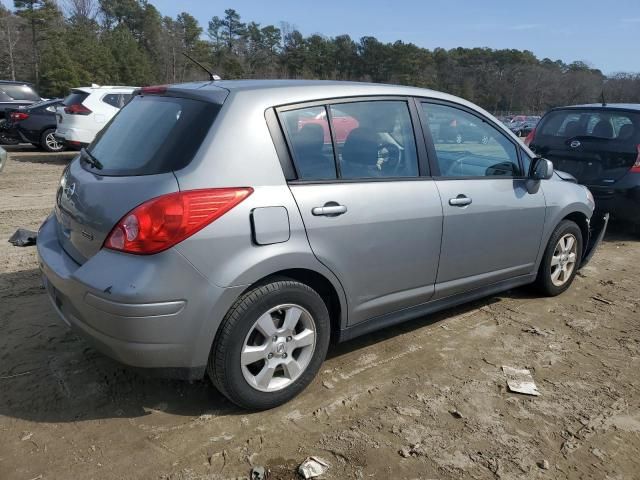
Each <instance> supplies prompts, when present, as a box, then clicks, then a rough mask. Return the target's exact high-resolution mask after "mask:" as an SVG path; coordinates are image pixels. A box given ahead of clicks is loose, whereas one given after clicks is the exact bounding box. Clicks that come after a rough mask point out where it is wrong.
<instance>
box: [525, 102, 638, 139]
mask: <svg viewBox="0 0 640 480" xmlns="http://www.w3.org/2000/svg"><path fill="white" fill-rule="evenodd" d="M538 135H541V136H546V137H557V138H558V139H563V140H568V139H571V138H576V137H594V138H598V139H607V140H617V141H625V142H631V143H638V142H640V114H638V113H634V112H624V111H615V110H558V111H554V112H551V113H549V115H547V116H546V117H545V118H544V121H543V124H542V125H541V127H540V130H539V132H538Z"/></svg>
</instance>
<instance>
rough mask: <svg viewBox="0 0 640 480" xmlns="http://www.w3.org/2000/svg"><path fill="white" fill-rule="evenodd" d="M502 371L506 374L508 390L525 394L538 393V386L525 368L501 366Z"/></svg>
mask: <svg viewBox="0 0 640 480" xmlns="http://www.w3.org/2000/svg"><path fill="white" fill-rule="evenodd" d="M502 371H503V372H504V374H505V375H506V376H507V386H508V387H509V390H510V391H512V392H515V393H524V394H525V395H533V396H535V397H537V396H538V395H540V392H539V391H538V387H537V386H536V384H535V382H534V381H533V377H532V376H531V372H529V370H527V369H526V368H523V369H519V368H513V367H507V366H503V367H502Z"/></svg>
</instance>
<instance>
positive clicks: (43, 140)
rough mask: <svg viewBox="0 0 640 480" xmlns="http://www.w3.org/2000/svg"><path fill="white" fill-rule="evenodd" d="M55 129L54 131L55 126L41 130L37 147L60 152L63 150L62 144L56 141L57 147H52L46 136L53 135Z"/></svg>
mask: <svg viewBox="0 0 640 480" xmlns="http://www.w3.org/2000/svg"><path fill="white" fill-rule="evenodd" d="M55 131H56V129H55V128H48V129H46V130H45V131H44V132H42V133H41V134H40V145H39V147H40V148H42V149H43V150H44V151H46V152H61V151H63V150H64V144H62V143H59V142H57V143H56V145H57V147H53V146H52V145H51V142H50V141H49V140H48V138H47V137H49V136H50V135H53V134H54V133H55Z"/></svg>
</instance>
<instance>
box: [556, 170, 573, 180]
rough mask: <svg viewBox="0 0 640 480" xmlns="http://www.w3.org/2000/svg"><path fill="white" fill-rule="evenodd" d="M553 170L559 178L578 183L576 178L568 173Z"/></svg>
mask: <svg viewBox="0 0 640 480" xmlns="http://www.w3.org/2000/svg"><path fill="white" fill-rule="evenodd" d="M554 172H555V174H556V175H557V176H558V177H560V179H561V180H564V181H565V182H572V183H578V179H577V178H576V177H574V176H573V175H571V174H570V173H567V172H563V171H562V170H554Z"/></svg>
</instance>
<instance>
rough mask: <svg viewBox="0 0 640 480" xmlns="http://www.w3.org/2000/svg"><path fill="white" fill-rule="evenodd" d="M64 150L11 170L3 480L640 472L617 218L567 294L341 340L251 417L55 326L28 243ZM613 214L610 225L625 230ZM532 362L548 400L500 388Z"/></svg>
mask: <svg viewBox="0 0 640 480" xmlns="http://www.w3.org/2000/svg"><path fill="white" fill-rule="evenodd" d="M67 161H68V160H64V159H59V157H51V156H45V155H25V154H24V153H22V154H19V155H17V154H14V155H13V158H12V159H10V160H9V162H8V164H7V166H6V169H5V171H4V172H3V173H2V174H0V204H1V205H2V209H1V211H0V331H1V334H0V479H7V480H8V479H20V480H33V479H39V480H40V479H69V478H82V479H91V478H96V479H98V478H99V479H123V478H126V479H129V478H131V479H133V478H145V479H147V478H151V479H154V478H155V479H227V478H243V477H246V476H248V475H249V471H250V468H251V466H252V465H262V466H265V467H267V468H268V469H270V470H271V476H270V478H272V479H279V478H285V479H287V478H297V477H296V474H295V469H296V467H297V465H298V464H299V463H300V462H301V461H302V460H304V459H305V458H306V457H307V456H309V455H317V456H320V457H322V458H324V459H326V460H327V461H328V462H329V463H330V464H331V466H330V469H329V471H328V473H327V474H326V475H325V476H324V477H323V478H328V479H349V478H356V479H357V478H382V479H388V478H397V479H404V478H406V479H417V478H421V479H423V478H433V479H435V478H438V479H460V478H464V479H466V478H473V479H485V478H486V479H495V478H505V479H509V478H523V477H526V478H571V479H578V478H580V479H582V478H597V479H604V478H608V479H626V478H629V479H631V478H640V473H639V472H640V395H639V393H640V375H638V372H639V371H640V370H639V367H640V314H639V311H640V298H639V297H640V295H638V278H639V274H640V243H639V242H638V241H637V240H636V239H634V237H633V236H631V235H629V234H627V233H625V232H624V231H622V230H619V229H616V228H614V229H613V230H612V231H610V232H609V234H608V236H607V238H606V241H605V242H604V243H603V245H602V246H601V248H600V250H599V251H598V253H597V254H596V256H595V257H594V259H593V261H592V263H591V264H590V265H589V266H587V267H586V268H585V269H584V270H583V271H582V272H581V273H580V275H579V276H578V277H577V278H576V281H575V283H574V285H573V286H572V287H571V289H570V290H569V291H567V292H566V293H565V294H563V295H561V296H560V297H557V298H553V299H548V298H538V297H537V296H536V294H535V292H533V291H531V290H530V289H526V288H525V289H518V290H514V291H511V292H507V293H504V294H501V295H498V296H494V297H490V298H487V299H484V300H482V301H478V302H475V303H473V304H469V305H466V306H464V307H461V308H456V309H452V310H448V311H445V312H442V313H440V314H437V315H432V316H430V317H428V318H423V319H419V320H416V321H414V322H410V323H409V324H404V325H402V326H399V327H397V328H392V329H388V330H385V331H383V332H379V333H376V334H373V335H369V336H367V337H365V338H361V339H358V340H355V341H351V342H348V343H346V344H342V345H338V346H335V347H333V348H332V349H331V351H330V356H329V358H328V359H327V361H326V362H325V364H324V366H323V368H322V370H321V373H320V374H319V375H318V378H317V379H316V380H315V381H314V382H313V383H312V385H311V386H310V387H309V388H308V389H307V390H306V391H305V392H303V394H302V395H300V396H299V397H298V398H296V399H295V400H293V401H292V402H290V403H289V404H287V405H284V406H282V407H280V408H277V409H274V410H272V411H269V412H262V413H247V412H244V411H241V410H239V409H237V408H235V407H234V406H233V405H231V404H230V403H229V402H227V401H226V400H225V399H224V398H223V397H222V396H221V395H220V394H218V393H217V392H216V390H215V389H214V388H213V387H212V386H211V385H210V384H209V382H208V381H201V382H194V383H182V382H174V381H167V380H157V379H149V378H145V377H142V376H139V375H138V374H135V373H132V372H130V371H127V370H125V369H123V368H122V367H120V366H118V365H116V364H115V363H113V362H112V361H110V360H109V359H107V358H105V357H103V356H102V355H100V354H98V353H97V352H95V351H94V350H92V349H91V348H90V347H88V346H87V344H85V342H84V341H83V340H81V339H79V338H77V337H76V336H75V335H73V334H72V333H70V332H69V331H68V330H67V329H66V328H64V327H63V326H61V325H60V324H59V322H58V320H57V318H56V315H55V314H54V312H53V310H52V308H51V307H50V305H49V301H48V299H47V297H46V296H45V294H44V293H43V290H42V289H41V286H40V279H39V273H38V269H37V260H36V255H35V249H34V248H33V247H29V248H17V247H13V246H11V245H10V244H9V243H7V241H6V240H7V239H8V238H9V236H10V235H11V234H12V233H13V232H14V231H15V229H16V228H18V227H26V228H31V229H36V228H37V227H38V225H39V224H40V223H41V222H42V220H43V219H44V218H45V216H46V215H47V214H48V212H49V211H50V210H51V207H52V203H53V198H54V192H55V189H56V186H57V183H58V179H59V176H60V174H61V172H62V169H63V168H64V165H65V164H66V162H67ZM614 227H615V226H614ZM503 365H508V366H513V367H517V368H528V369H530V370H531V371H532V373H533V376H534V378H535V381H536V384H537V385H538V388H539V389H540V392H541V395H540V396H539V397H528V396H524V395H518V394H513V393H510V392H508V391H507V389H506V383H505V378H504V374H503V372H502V369H501V367H502V366H503Z"/></svg>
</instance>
